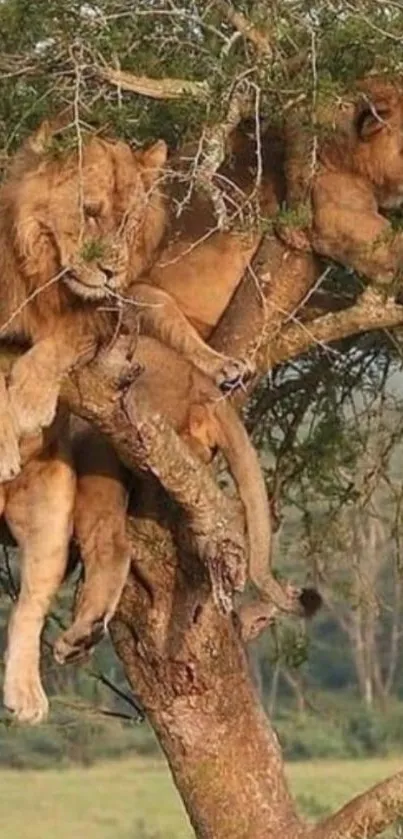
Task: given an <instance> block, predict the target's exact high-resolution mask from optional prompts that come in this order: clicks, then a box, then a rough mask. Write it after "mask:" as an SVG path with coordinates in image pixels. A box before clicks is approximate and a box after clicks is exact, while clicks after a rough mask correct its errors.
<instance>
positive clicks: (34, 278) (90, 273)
mask: <svg viewBox="0 0 403 839" xmlns="http://www.w3.org/2000/svg"><path fill="white" fill-rule="evenodd" d="M43 134H44V129H43V128H42V129H41V138H42V142H43ZM38 147H39V143H38V140H37V138H34V140H31V142H30V143H29V144H28V146H27V147H26V149H25V150H23V152H21V153H20V155H18V156H17V158H16V161H15V163H14V166H13V167H12V168H11V172H10V175H9V178H8V180H7V182H6V183H5V185H4V186H3V187H2V189H1V191H0V276H1V286H0V336H1V337H2V338H11V339H14V338H18V339H20V340H25V341H27V342H29V343H30V344H31V345H32V348H31V349H30V350H29V351H28V352H26V353H25V354H24V355H23V356H22V357H21V358H20V359H19V360H18V361H17V362H16V364H15V365H14V367H13V369H12V372H11V375H10V381H9V388H8V390H9V399H10V405H11V413H12V416H13V423H14V428H15V435H16V437H17V438H18V439H20V438H21V437H23V436H24V435H27V434H32V433H36V432H39V431H40V430H41V428H43V427H46V426H48V425H49V424H50V423H51V421H52V419H53V416H54V413H55V408H56V404H57V398H58V394H59V388H60V381H61V378H62V376H63V374H64V373H66V372H68V370H69V369H71V368H72V367H73V366H74V365H76V364H78V363H83V362H84V361H85V360H87V359H88V358H90V357H91V355H93V354H94V352H95V351H96V349H97V345H98V343H99V342H100V341H102V340H105V339H107V338H108V336H110V335H111V334H112V333H113V329H114V318H113V316H112V315H111V314H110V313H108V314H105V312H103V311H102V307H100V306H99V304H98V301H101V302H102V301H103V300H104V299H105V298H106V299H108V296H109V295H110V292H111V291H112V293H114V292H119V291H121V292H122V291H124V290H125V288H126V287H127V285H128V284H129V283H130V282H131V281H133V280H135V279H136V277H137V276H138V274H139V273H140V272H141V271H142V270H143V269H144V268H146V267H147V265H148V264H149V262H150V259H151V256H152V253H153V252H154V250H155V248H156V247H157V245H158V242H159V240H160V238H161V236H162V233H163V229H164V223H165V209H164V204H163V199H162V196H161V194H160V191H159V189H158V188H157V186H156V180H157V177H158V175H159V173H160V169H161V166H162V165H163V163H164V160H165V156H166V148H165V145H164V144H156V145H155V146H153V147H152V148H151V149H149V150H146V151H144V152H132V150H131V149H130V148H129V147H128V146H127V145H125V144H124V143H112V142H108V141H104V140H100V139H98V138H91V139H89V140H88V141H87V142H86V143H85V144H84V146H83V149H82V159H81V161H78V160H77V151H76V150H73V151H69V152H67V153H65V154H64V155H63V156H62V158H61V159H60V157H59V156H57V157H54V156H52V154H51V153H50V151H49V150H48V151H46V149H45V150H44V151H42V153H40V152H39V150H38ZM55 278H56V281H54V280H55ZM104 308H105V306H104ZM0 431H1V428H0ZM2 446H4V443H3V441H2ZM15 472H16V456H15V445H14V446H11V448H10V455H9V457H8V458H7V457H6V456H5V457H4V458H3V460H2V463H1V465H0V479H2V480H7V479H9V478H12V477H13V475H14V474H15Z"/></svg>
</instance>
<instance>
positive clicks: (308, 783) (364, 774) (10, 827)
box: [0, 758, 403, 839]
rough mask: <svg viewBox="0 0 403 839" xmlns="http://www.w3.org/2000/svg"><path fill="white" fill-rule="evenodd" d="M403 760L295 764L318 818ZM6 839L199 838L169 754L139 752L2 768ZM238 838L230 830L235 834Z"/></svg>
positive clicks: (293, 779)
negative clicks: (90, 762)
mask: <svg viewBox="0 0 403 839" xmlns="http://www.w3.org/2000/svg"><path fill="white" fill-rule="evenodd" d="M402 764H403V759H402V760H401V761H399V760H398V759H397V758H390V759H382V760H381V759H379V760H366V761H336V762H335V761H321V762H306V763H292V764H289V765H288V766H287V776H288V778H289V781H290V784H291V787H292V791H293V793H294V795H295V796H296V797H297V801H298V806H299V809H300V811H301V812H303V813H304V815H306V816H308V817H309V818H310V819H317V818H319V817H320V816H322V815H324V814H326V813H328V812H331V811H332V810H334V809H336V808H337V807H339V806H341V805H342V804H343V803H344V802H345V801H347V800H348V799H349V798H351V797H352V796H354V795H356V794H358V793H360V792H362V791H363V790H364V789H366V788H367V787H369V786H371V785H373V784H375V783H377V782H378V781H380V780H382V779H383V778H385V777H387V776H388V775H391V774H393V773H394V772H396V771H398V770H399V769H401V768H402ZM0 790H1V837H2V839H73V837H75V836H80V837H82V839H191V837H192V836H193V832H192V830H191V828H190V826H189V822H188V820H187V816H186V814H185V812H184V809H183V807H182V804H181V801H180V799H179V796H178V794H177V793H176V790H175V787H174V785H173V783H172V781H171V778H170V775H169V772H168V769H167V768H166V766H165V764H164V763H163V761H162V760H150V759H131V760H122V761H117V762H110V763H102V764H97V765H96V766H93V767H91V768H88V769H84V768H72V769H64V770H62V771H59V770H56V769H51V770H47V771H42V772H40V771H24V772H18V771H15V770H5V769H3V770H1V771H0ZM229 839H230V837H229Z"/></svg>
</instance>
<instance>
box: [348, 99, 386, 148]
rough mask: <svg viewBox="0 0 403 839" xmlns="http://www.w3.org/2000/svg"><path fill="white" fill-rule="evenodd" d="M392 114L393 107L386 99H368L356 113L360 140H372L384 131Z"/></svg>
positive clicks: (356, 124)
mask: <svg viewBox="0 0 403 839" xmlns="http://www.w3.org/2000/svg"><path fill="white" fill-rule="evenodd" d="M391 116H392V109H391V107H390V105H389V104H388V102H386V101H385V100H379V101H377V100H376V99H374V100H373V101H371V100H369V99H368V100H366V101H365V102H363V103H362V104H361V106H360V108H359V111H358V114H357V115H356V122H355V126H356V130H357V134H358V136H359V138H360V140H364V141H365V140H370V139H371V137H373V136H374V135H375V134H378V133H379V132H380V131H383V130H384V128H385V126H386V125H387V123H388V120H390V118H391Z"/></svg>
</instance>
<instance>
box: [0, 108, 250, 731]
mask: <svg viewBox="0 0 403 839" xmlns="http://www.w3.org/2000/svg"><path fill="white" fill-rule="evenodd" d="M52 134H53V129H52V128H51V127H49V130H48V129H47V126H46V125H45V126H42V128H41V129H40V130H39V132H38V133H37V135H36V137H34V138H33V139H31V141H30V143H29V144H28V146H27V148H26V149H25V150H24V151H23V152H22V154H20V155H19V156H18V157H17V159H16V161H15V164H14V166H13V169H12V171H11V174H10V177H9V180H8V182H7V183H6V185H5V186H4V187H3V189H2V191H1V193H0V261H1V264H0V269H1V270H2V286H1V289H0V328H1V332H0V335H1V337H3V336H5V337H8V338H15V337H17V338H20V339H24V340H27V341H29V342H30V343H31V344H32V348H31V349H30V350H29V351H28V352H27V353H25V354H24V355H23V356H22V357H21V358H20V359H19V360H18V361H17V363H16V364H15V365H14V367H13V370H12V373H11V377H10V381H9V386H8V392H6V390H5V386H4V384H5V383H4V379H3V380H1V382H0V397H1V398H2V420H1V422H0V451H1V452H2V454H4V457H3V458H2V462H1V464H0V480H1V481H2V482H3V489H2V490H1V492H2V496H3V506H4V514H5V516H6V518H7V520H8V521H9V523H10V526H11V527H12V529H13V532H14V534H15V536H16V539H17V542H18V544H19V547H20V548H21V549H22V554H23V576H24V575H25V576H27V575H28V577H29V591H28V589H26V588H24V585H23V587H22V591H21V596H20V599H19V601H18V604H17V607H16V609H15V613H14V614H15V615H16V616H17V617H13V619H12V621H11V625H10V639H9V645H8V653H7V666H6V690H5V702H6V704H7V705H8V706H9V707H10V708H11V709H12V710H13V711H14V712H15V714H16V716H17V718H18V719H20V720H27V721H31V722H36V721H39V720H40V719H42V718H43V716H44V715H45V713H46V702H45V699H44V695H43V691H42V689H41V687H40V680H39V670H38V639H39V634H40V631H41V627H42V624H43V620H44V616H45V612H46V608H47V605H48V604H49V601H50V597H51V594H52V593H53V591H54V589H55V587H57V584H58V581H60V578H61V576H60V575H61V574H62V571H61V569H62V566H63V568H64V565H65V558H66V555H67V540H68V529H69V528H68V526H67V523H70V520H71V512H72V510H71V492H70V491H67V489H66V497H65V502H63V503H62V500H61V494H60V493H59V492H58V491H57V481H58V470H57V469H56V466H55V469H53V470H52V458H54V461H55V464H57V463H59V460H60V458H59V451H58V449H57V448H55V446H57V445H58V443H57V440H56V442H55V444H54V447H53V448H52V447H50V448H45V450H44V452H43V454H42V455H41V454H38V452H40V450H41V446H42V445H43V444H44V443H46V441H45V440H44V435H43V433H42V431H41V429H42V428H43V427H45V428H46V427H49V425H50V423H51V422H52V418H53V416H54V412H55V408H56V404H57V397H58V393H59V386H60V380H61V378H62V376H63V374H64V373H66V372H67V371H68V370H69V369H70V368H71V367H72V366H73V365H75V364H77V363H83V362H84V361H86V360H87V359H88V358H90V357H91V355H92V354H93V353H94V350H95V349H96V345H97V342H98V341H99V340H105V339H107V338H108V337H109V336H110V335H111V334H112V332H113V329H114V322H115V318H114V317H113V316H111V315H109V314H105V313H104V312H102V310H101V311H99V310H98V308H97V301H99V300H100V301H101V303H102V302H103V300H104V298H107V297H108V294H109V292H110V289H111V287H112V291H117V292H121V291H125V290H126V287H127V286H128V285H129V284H130V283H133V281H135V280H136V279H137V276H138V274H139V273H140V272H141V271H142V269H144V268H145V267H146V266H147V264H148V263H149V260H150V259H151V255H152V253H153V252H154V250H155V248H156V247H157V245H158V242H159V239H160V237H161V235H162V232H163V226H164V222H165V209H164V204H163V200H162V196H161V194H160V191H159V189H158V187H157V186H156V178H157V176H158V174H159V172H160V169H161V165H162V163H163V159H164V158H165V147H164V146H163V145H162V146H161V144H156V146H154V147H152V148H151V149H150V150H148V151H146V152H136V153H133V152H132V151H131V150H130V149H129V147H128V146H125V145H124V144H122V143H111V142H108V141H105V140H100V139H90V140H89V141H88V142H87V143H86V144H85V145H84V147H83V152H82V160H81V166H80V167H77V159H76V155H75V153H72V152H70V153H68V154H67V155H64V156H63V157H62V159H61V160H60V158H59V157H56V158H55V159H54V158H52V156H51V155H50V156H49V154H48V153H44V151H43V146H44V144H45V145H46V143H47V142H48V141H49V138H50V137H51V136H52ZM82 199H83V202H84V203H83V204H82ZM83 211H84V212H83ZM94 239H101V242H102V246H103V252H102V263H100V261H99V259H100V258H99V257H98V259H97V258H95V257H93V258H92V259H88V257H87V258H85V259H84V258H83V247H85V246H86V245H91V243H92V242H93V241H94ZM64 269H66V271H65V272H64V273H63V271H64ZM59 274H61V276H60V277H59V279H58V281H57V282H55V283H53V282H50V281H52V279H53V278H54V277H57V276H58V275H59ZM48 283H50V284H49V285H47V284H48ZM42 287H43V290H40V289H42ZM39 290H40V293H39V294H38V293H37V292H38V291H39ZM132 293H133V295H134V297H135V303H136V307H135V308H137V309H138V308H139V306H138V304H143V306H142V307H141V306H140V309H141V310H142V311H143V316H142V320H143V328H145V329H148V330H150V331H151V332H153V333H155V334H157V335H161V336H162V337H163V340H165V341H167V342H168V343H171V344H172V345H173V346H175V347H177V348H178V349H179V350H180V351H181V352H183V353H185V355H188V356H190V357H191V358H193V359H194V361H195V363H197V364H198V365H199V366H200V368H201V369H203V370H205V371H206V372H208V373H209V374H210V375H212V376H214V378H215V379H216V380H217V382H218V383H219V384H220V383H223V382H225V381H226V380H228V379H229V380H233V379H234V378H235V379H238V378H239V376H240V375H241V374H242V373H243V372H244V370H245V365H244V364H243V363H239V362H237V361H235V360H232V359H230V358H228V357H227V356H223V355H222V354H220V353H217V352H215V351H213V350H211V349H210V348H209V347H207V346H206V345H205V344H204V342H203V341H202V340H201V339H200V338H199V336H198V334H197V332H196V331H195V330H193V329H192V328H191V326H190V325H189V323H188V322H187V320H186V318H185V316H184V315H182V313H181V312H180V310H178V307H177V306H176V305H175V302H174V301H173V300H172V299H171V298H170V296H169V295H168V294H167V293H166V292H164V291H163V290H160V289H158V288H156V289H153V288H152V286H150V285H145V284H140V283H137V284H135V285H134V286H133V287H132ZM112 299H113V298H112ZM150 304H151V305H150ZM155 304H158V305H157V306H156V305H155ZM101 309H102V307H101ZM153 312H154V313H155V316H153ZM159 363H160V362H159ZM1 435H2V436H1ZM26 435H28V438H29V439H27V437H26ZM45 436H46V435H45ZM18 443H20V451H18ZM60 445H61V443H60ZM91 446H92V449H91V450H90V447H89V448H88V450H87V451H88V453H89V460H88V461H87V465H85V461H83V463H84V467H83V470H84V471H82V470H81V471H80V470H79V475H78V482H79V494H78V498H79V499H81V502H83V499H84V500H85V499H87V500H88V504H83V503H81V504H80V500H79V501H78V503H77V505H76V513H75V526H76V532H77V535H78V538H79V539H80V542H81V547H82V553H83V557H84V560H85V559H86V558H87V557H88V556H89V557H91V556H93V555H95V554H96V556H97V578H96V580H98V582H99V587H98V588H96V586H92V588H91V602H90V612H91V615H90V617H91V616H93V615H94V611H95V612H96V613H97V614H99V612H101V614H102V620H103V623H102V629H103V627H104V624H105V623H106V622H107V621H108V620H109V619H110V617H111V616H112V614H113V611H114V609H115V607H116V603H117V600H118V597H119V596H120V593H121V589H122V587H123V584H124V580H125V577H126V574H127V569H128V565H129V560H130V550H129V547H128V542H127V539H126V533H125V522H124V512H125V506H126V490H125V488H124V483H123V481H122V476H121V474H120V467H119V465H118V464H117V462H116V458H115V457H114V456H112V457H111V458H110V459H109V458H108V453H107V451H106V450H105V452H104V453H102V451H103V450H102V445H101V446H98V445H97V441H96V438H94V437H92V438H91ZM24 448H25V455H24V452H22V451H21V449H24ZM90 451H92V452H93V451H95V457H96V460H95V461H94V460H91V457H92V455H91V454H90ZM26 457H28V458H30V459H29V460H28V463H27V464H26V466H25V467H24V469H23V472H22V473H21V475H20V476H19V477H18V478H17V479H16V480H14V481H10V482H8V479H9V478H13V477H14V475H15V474H16V472H17V471H18V470H19V468H20V461H21V459H22V460H23V461H24V459H25V458H26ZM103 458H104V460H102V459H103ZM100 463H101V464H102V463H104V466H105V468H104V471H103V474H102V475H99V464H100ZM38 464H39V465H38ZM36 467H37V469H36ZM61 472H62V478H65V477H66V476H68V477H69V479H70V477H71V474H72V473H71V466H70V463H69V464H68V467H67V470H63V469H62V468H61ZM94 473H95V474H94ZM38 475H40V480H41V481H43V483H44V487H45V488H44V492H43V495H42V496H41V495H38V492H37V491H36V486H37V485H39V478H38ZM52 477H53V479H54V481H55V496H54V497H55V499H57V501H58V504H59V512H58V515H59V519H56V518H55V516H54V513H53V507H52V504H50V506H49V492H48V490H47V487H48V486H49V487H50V484H51V480H52ZM4 481H5V482H6V483H4ZM31 482H32V485H31ZM91 482H92V483H91ZM69 486H70V485H69ZM15 499H17V502H18V510H19V514H20V518H21V522H22V523H21V524H20V526H19V528H16V527H13V521H14V519H13V510H14V509H15V506H16V503H17V502H16V501H15ZM90 499H91V503H90ZM13 503H14V507H13V506H12V505H13ZM31 504H34V505H35V516H34V517H33V522H34V532H32V531H31V528H30V516H29V507H30V505H31ZM10 510H11V512H10ZM114 511H115V512H116V516H114V515H113V513H114ZM120 513H122V514H123V518H122V516H121V517H120V518H119V514H120ZM45 516H47V525H48V527H49V528H52V526H53V521H54V522H55V528H56V531H57V533H58V534H59V538H58V549H57V551H56V549H55V547H54V545H53V540H52V539H50V540H49V541H50V543H51V545H50V553H51V557H50V559H49V560H48V562H49V578H48V576H47V574H46V562H47V559H46V558H47V551H46V549H45V550H44V554H43V555H44V560H43V561H44V563H45V565H44V566H43V565H42V564H40V563H39V562H38V561H37V557H36V555H35V545H36V541H35V534H36V531H37V530H40V529H41V528H43V527H44V525H43V522H44V520H45ZM36 517H37V518H38V521H39V522H40V525H39V524H37V523H36ZM99 517H101V518H102V521H103V525H104V528H103V529H102V530H101V529H100V530H99V536H98V532H97V530H96V524H97V519H99ZM63 523H64V524H63ZM101 535H102V536H103V537H105V541H104V542H102V544H103V546H104V552H105V555H106V558H107V559H110V557H111V553H112V554H113V560H114V565H113V567H112V568H111V567H110V566H109V567H108V566H107V565H106V564H105V563H104V564H103V562H102V555H103V554H102V550H100V545H101V538H100V537H101ZM41 536H42V537H43V538H44V534H43V531H41ZM97 537H98V538H97ZM31 545H32V546H33V548H32V550H33V560H32V561H31ZM54 554H55V555H56V554H57V562H56V559H55V560H53V555H54ZM56 565H57V571H56ZM24 569H25V570H24ZM103 569H104V572H103ZM108 574H109V578H108ZM24 579H25V577H24ZM45 590H46V591H47V592H48V593H47V594H46V596H45ZM37 600H39V601H40V603H41V609H39V607H37V605H36V601H37ZM80 607H81V612H80V614H81V615H83V616H84V623H85V624H86V630H85V631H84V638H82V639H81V640H82V642H83V644H84V645H85V643H86V642H87V641H88V631H87V630H88V625H89V622H88V620H87V621H86V619H85V615H86V609H87V606H86V601H85V597H84V598H82V599H81V600H80ZM39 613H40V614H39ZM90 630H91V633H92V635H91V638H93V633H94V631H96V622H92V623H90ZM21 649H23V650H25V653H24V654H22V653H20V650H21ZM24 656H25V658H24V661H25V666H24V667H22V668H21V667H20V663H21V661H22V659H23V657H24ZM15 661H17V663H18V668H17V669H18V671H19V676H18V678H17V677H16V675H15V673H16V666H15V664H14V662H15ZM25 674H26V678H25Z"/></svg>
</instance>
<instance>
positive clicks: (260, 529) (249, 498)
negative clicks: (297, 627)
mask: <svg viewBox="0 0 403 839" xmlns="http://www.w3.org/2000/svg"><path fill="white" fill-rule="evenodd" d="M216 417H217V419H218V421H219V424H220V432H221V434H220V444H219V445H220V449H221V450H222V452H223V454H224V456H225V459H226V460H227V462H228V466H229V468H230V471H231V474H232V476H233V478H234V480H235V483H236V485H237V487H238V493H239V496H240V498H241V501H242V503H243V506H244V509H245V518H246V526H247V532H248V540H249V576H250V580H251V582H252V583H253V584H254V585H255V586H256V588H257V590H258V592H259V594H260V598H261V599H262V601H264V602H265V603H271V604H272V605H274V606H275V607H276V608H277V609H279V610H280V611H284V612H289V613H293V614H299V615H302V616H308V614H309V613H312V611H316V609H314V610H312V608H311V607H310V605H309V603H308V600H309V598H307V597H306V590H305V589H297V590H296V589H294V590H293V592H292V593H291V589H290V587H287V586H284V587H283V586H282V585H281V583H279V582H278V581H277V580H276V579H275V577H273V574H272V571H271V558H272V525H271V513H270V507H269V502H268V498H267V491H266V484H265V481H264V477H263V473H262V469H261V466H260V463H259V460H258V456H257V453H256V450H255V448H254V446H253V445H252V443H251V441H250V439H249V437H248V434H247V432H246V429H245V427H244V425H243V423H242V422H241V420H240V418H239V417H238V414H237V413H236V411H235V409H234V408H233V407H232V405H230V403H229V401H228V400H223V401H222V402H220V403H219V404H218V405H217V408H216Z"/></svg>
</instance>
